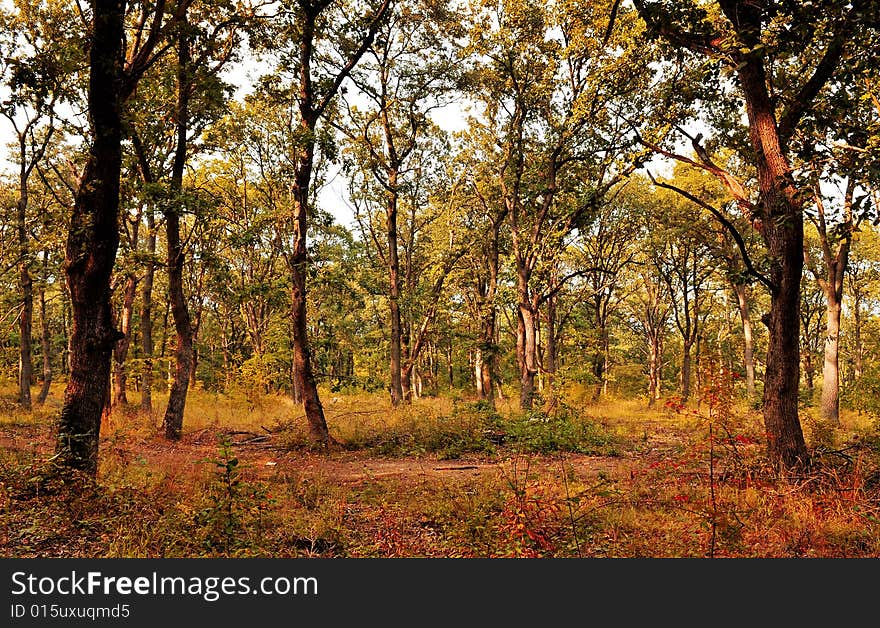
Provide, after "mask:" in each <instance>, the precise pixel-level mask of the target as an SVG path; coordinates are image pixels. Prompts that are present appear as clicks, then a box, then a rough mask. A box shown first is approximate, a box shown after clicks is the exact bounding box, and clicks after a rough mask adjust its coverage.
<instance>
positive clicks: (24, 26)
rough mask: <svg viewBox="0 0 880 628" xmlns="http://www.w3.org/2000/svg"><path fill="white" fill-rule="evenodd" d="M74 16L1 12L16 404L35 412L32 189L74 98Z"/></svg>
mask: <svg viewBox="0 0 880 628" xmlns="http://www.w3.org/2000/svg"><path fill="white" fill-rule="evenodd" d="M70 19H72V15H71V14H70V13H69V11H68V10H67V9H66V8H65V7H41V6H39V5H37V4H33V3H29V2H20V3H17V4H16V6H15V8H14V9H13V10H9V11H7V10H5V9H4V10H0V37H2V38H3V39H2V40H0V49H3V50H4V52H5V53H6V54H5V55H4V57H5V58H4V66H3V78H4V82H5V84H6V87H8V89H9V97H8V99H7V100H6V101H4V102H3V104H2V107H0V113H2V115H3V116H4V117H5V118H6V119H7V120H8V121H9V123H10V125H11V126H12V128H13V131H14V135H15V144H16V153H15V159H16V161H17V163H18V199H17V201H16V231H17V245H18V247H17V248H18V269H19V290H20V293H21V309H20V312H19V315H18V326H19V339H20V341H19V376H18V382H19V392H18V403H19V405H20V406H21V407H22V408H23V409H25V410H30V408H31V384H32V379H33V359H32V338H31V337H32V325H33V317H34V280H33V264H34V259H33V254H32V253H33V252H32V250H31V248H32V247H31V235H30V228H29V223H30V222H31V221H32V219H33V216H32V215H31V212H30V211H29V209H30V207H29V201H30V194H29V187H30V179H31V175H32V174H33V172H34V169H35V168H37V167H38V165H39V164H40V162H41V161H42V160H43V159H44V157H45V156H46V151H47V149H48V148H49V147H50V144H51V142H52V141H53V139H54V137H55V135H56V134H57V132H58V131H59V128H58V127H59V125H60V122H59V120H58V111H57V110H58V106H59V105H60V104H61V103H62V102H64V101H67V102H71V101H72V100H74V98H75V89H74V86H75V81H71V80H70V79H69V75H75V73H76V71H75V66H76V63H77V62H78V59H77V55H76V47H75V45H74V44H73V41H72V38H71V35H70V33H69V32H68V31H67V30H66V29H65V28H64V27H63V26H62V24H63V23H64V22H65V21H68V20H70Z"/></svg>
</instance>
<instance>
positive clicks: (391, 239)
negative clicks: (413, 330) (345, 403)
mask: <svg viewBox="0 0 880 628" xmlns="http://www.w3.org/2000/svg"><path fill="white" fill-rule="evenodd" d="M388 187H389V192H388V205H387V207H386V224H385V229H386V236H387V242H388V284H389V285H388V291H389V292H388V296H389V307H390V314H391V360H390V362H391V364H390V368H391V405H392V406H394V407H397V406H398V405H400V403H401V402H402V401H403V398H404V395H403V386H402V383H401V373H400V369H401V361H400V344H401V325H400V258H399V254H398V251H397V172H396V171H395V170H392V171H391V172H390V173H389V179H388Z"/></svg>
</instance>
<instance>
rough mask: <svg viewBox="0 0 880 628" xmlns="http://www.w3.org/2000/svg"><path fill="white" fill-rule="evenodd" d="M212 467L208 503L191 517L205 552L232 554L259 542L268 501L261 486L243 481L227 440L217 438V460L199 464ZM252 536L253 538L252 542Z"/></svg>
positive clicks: (235, 457)
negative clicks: (197, 529)
mask: <svg viewBox="0 0 880 628" xmlns="http://www.w3.org/2000/svg"><path fill="white" fill-rule="evenodd" d="M202 462H203V463H206V464H211V465H213V467H214V468H213V474H212V475H211V478H210V481H209V483H208V487H207V493H206V498H205V501H206V502H207V504H206V505H204V506H203V507H202V508H201V509H200V510H198V511H197V512H196V514H195V517H194V523H195V525H196V526H198V528H199V532H200V537H201V538H202V539H203V541H204V544H205V549H207V550H208V551H211V552H214V551H219V552H222V553H223V554H227V555H228V554H235V553H238V552H240V551H241V550H243V549H247V548H248V547H250V546H251V545H252V542H253V541H254V540H257V541H259V540H261V538H262V533H263V519H264V513H265V512H266V510H267V508H269V507H270V506H271V500H270V499H269V494H268V491H267V490H266V488H265V487H264V486H263V485H262V484H258V483H252V482H248V481H246V480H245V479H244V478H243V477H242V469H241V465H240V461H239V458H238V456H236V455H235V453H234V452H233V450H232V441H231V440H230V439H229V437H228V436H222V437H220V442H219V444H218V451H217V456H216V457H214V458H207V459H205V460H203V461H202ZM253 535H255V538H252V537H253Z"/></svg>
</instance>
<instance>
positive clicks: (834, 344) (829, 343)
mask: <svg viewBox="0 0 880 628" xmlns="http://www.w3.org/2000/svg"><path fill="white" fill-rule="evenodd" d="M827 296H831V298H829V299H828V301H827V304H826V309H825V361H824V363H823V365H822V405H821V416H822V418H823V419H824V420H826V421H828V422H830V423H831V424H833V425H837V426H839V425H840V392H839V391H840V370H839V366H838V349H839V346H840V311H841V304H840V301H838V300H837V299H835V298H834V296H835V295H826V297H827Z"/></svg>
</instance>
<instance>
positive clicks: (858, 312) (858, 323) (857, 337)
mask: <svg viewBox="0 0 880 628" xmlns="http://www.w3.org/2000/svg"><path fill="white" fill-rule="evenodd" d="M853 344H854V345H855V364H854V367H853V380H854V381H855V382H856V383H858V381H859V380H860V379H861V378H862V368H863V361H864V355H865V353H864V352H865V350H864V347H863V346H862V302H861V299H859V298H854V299H853Z"/></svg>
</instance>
